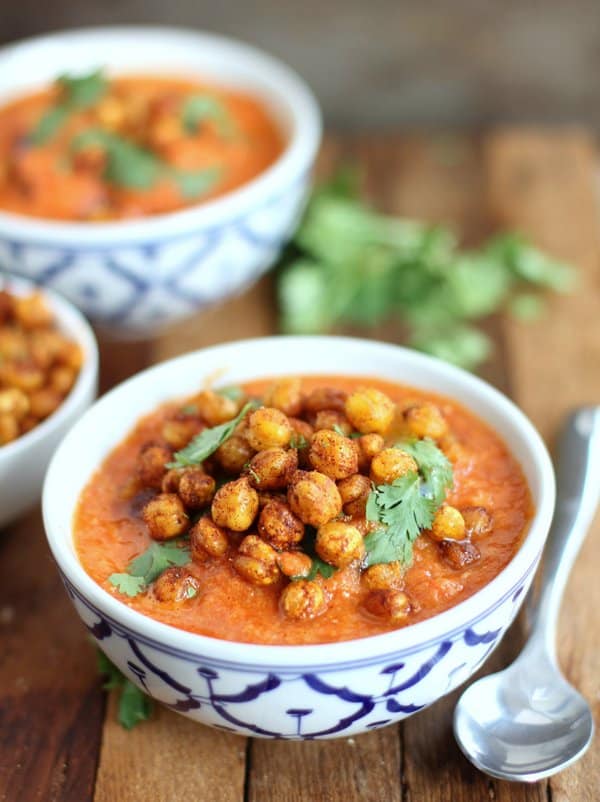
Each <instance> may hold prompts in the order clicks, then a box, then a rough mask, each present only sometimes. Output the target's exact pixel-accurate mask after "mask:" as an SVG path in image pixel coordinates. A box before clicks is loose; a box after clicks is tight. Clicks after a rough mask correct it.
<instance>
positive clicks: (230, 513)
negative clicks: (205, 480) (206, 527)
mask: <svg viewBox="0 0 600 802" xmlns="http://www.w3.org/2000/svg"><path fill="white" fill-rule="evenodd" d="M257 512H258V493H257V492H256V490H255V489H254V488H253V487H251V485H250V482H249V481H248V477H247V476H242V477H241V478H240V479H236V480H235V481H234V482H228V483H227V484H225V485H223V487H221V488H220V489H219V490H217V492H216V494H215V497H214V498H213V501H212V506H211V515H212V518H213V521H214V522H215V523H216V524H218V526H224V527H225V528H226V529H232V530H233V531H234V532H244V531H245V530H246V529H249V528H250V527H251V526H252V523H253V522H254V519H255V518H256V514H257Z"/></svg>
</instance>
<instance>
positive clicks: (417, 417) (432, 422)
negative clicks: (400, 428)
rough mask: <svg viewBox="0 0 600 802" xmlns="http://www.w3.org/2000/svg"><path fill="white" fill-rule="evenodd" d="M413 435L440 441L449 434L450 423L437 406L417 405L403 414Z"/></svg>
mask: <svg viewBox="0 0 600 802" xmlns="http://www.w3.org/2000/svg"><path fill="white" fill-rule="evenodd" d="M403 416H404V420H405V422H406V425H407V427H408V429H409V431H410V433H411V434H413V435H414V436H415V437H430V438H431V439H432V440H439V439H440V438H442V437H443V436H444V435H445V434H447V432H448V423H447V421H446V419H445V418H444V416H443V415H442V413H441V411H440V409H439V407H437V406H436V405H435V404H429V403H425V404H415V405H414V406H412V407H409V408H408V409H406V410H405V411H404V413H403Z"/></svg>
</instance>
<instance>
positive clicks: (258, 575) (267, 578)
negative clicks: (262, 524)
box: [233, 535, 281, 585]
mask: <svg viewBox="0 0 600 802" xmlns="http://www.w3.org/2000/svg"><path fill="white" fill-rule="evenodd" d="M233 565H234V567H235V569H236V571H237V572H238V573H239V574H241V576H243V577H244V579H247V580H248V581H249V582H251V583H252V584H253V585H273V584H274V583H275V582H277V581H278V580H279V578H280V577H281V572H280V571H279V568H278V566H277V552H276V551H275V550H274V549H272V548H271V546H269V544H268V543H265V542H264V540H261V539H260V538H259V537H257V536H256V535H248V536H247V537H245V538H244V539H243V540H242V542H241V543H240V546H239V549H238V553H237V555H236V556H235V558H234V560H233Z"/></svg>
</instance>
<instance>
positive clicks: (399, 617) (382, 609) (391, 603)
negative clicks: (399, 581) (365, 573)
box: [365, 590, 411, 624]
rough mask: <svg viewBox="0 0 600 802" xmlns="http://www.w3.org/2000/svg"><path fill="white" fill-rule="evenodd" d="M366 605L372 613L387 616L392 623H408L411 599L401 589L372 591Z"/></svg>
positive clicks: (382, 616)
mask: <svg viewBox="0 0 600 802" xmlns="http://www.w3.org/2000/svg"><path fill="white" fill-rule="evenodd" d="M365 606H366V608H367V610H368V611H369V612H370V613H373V615H377V616H380V617H381V618H386V619H387V620H388V621H389V622H390V623H391V624H403V623H406V621H407V619H408V617H409V615H410V612H411V603H410V599H409V598H408V596H407V595H406V593H404V592H403V591H401V590H374V591H371V593H369V595H368V596H367V599H366V602H365Z"/></svg>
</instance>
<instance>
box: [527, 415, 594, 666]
mask: <svg viewBox="0 0 600 802" xmlns="http://www.w3.org/2000/svg"><path fill="white" fill-rule="evenodd" d="M555 464H556V474H557V498H556V510H555V513H554V519H553V521H552V526H551V527H550V533H549V535H548V541H547V544H546V548H545V551H544V556H543V560H542V567H541V573H540V584H539V593H540V595H539V606H538V613H537V616H536V618H535V622H534V625H533V632H532V635H531V639H530V643H529V644H528V645H529V646H534V647H535V646H543V647H545V650H546V651H547V653H548V654H549V655H551V656H554V655H555V636H556V627H557V622H558V613H559V609H560V602H561V599H562V595H563V592H564V589H565V586H566V584H567V579H568V578H569V573H570V572H571V568H572V567H573V563H574V562H575V558H576V557H577V554H578V552H579V549H580V548H581V545H582V543H583V541H584V539H585V536H586V535H587V532H588V529H589V527H590V525H591V523H592V520H593V518H594V514H595V512H596V508H597V507H598V502H599V501H600V407H583V408H581V409H578V410H576V411H575V412H574V413H573V414H572V415H570V416H569V418H568V419H567V422H566V424H565V427H564V429H563V432H562V435H561V437H560V439H559V444H558V455H557V459H556V461H555Z"/></svg>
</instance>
